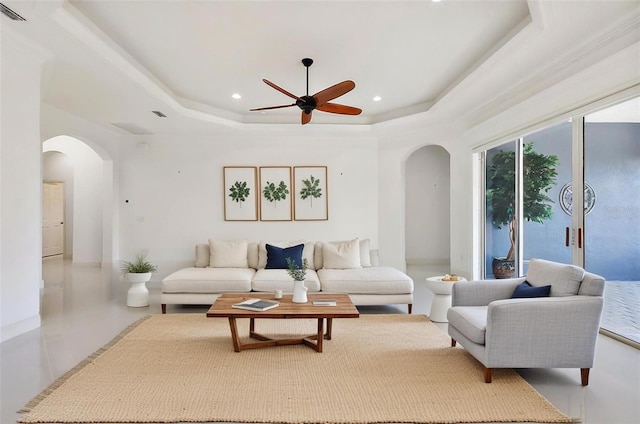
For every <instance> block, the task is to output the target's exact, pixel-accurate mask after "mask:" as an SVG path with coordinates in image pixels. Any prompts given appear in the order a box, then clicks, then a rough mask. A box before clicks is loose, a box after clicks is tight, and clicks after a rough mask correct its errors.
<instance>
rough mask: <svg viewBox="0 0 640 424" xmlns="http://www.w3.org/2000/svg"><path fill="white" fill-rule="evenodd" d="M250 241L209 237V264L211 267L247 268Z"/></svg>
mask: <svg viewBox="0 0 640 424" xmlns="http://www.w3.org/2000/svg"><path fill="white" fill-rule="evenodd" d="M247 248H248V243H247V241H246V240H231V241H225V240H214V239H209V251H210V252H209V253H210V259H209V266H210V267H211V268H247V267H248V266H249V262H248V260H247Z"/></svg>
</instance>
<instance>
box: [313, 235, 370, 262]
mask: <svg viewBox="0 0 640 424" xmlns="http://www.w3.org/2000/svg"><path fill="white" fill-rule="evenodd" d="M322 256H323V258H322V259H323V268H329V269H351V268H362V266H361V265H360V240H358V239H357V238H356V239H353V240H351V241H334V242H330V243H322Z"/></svg>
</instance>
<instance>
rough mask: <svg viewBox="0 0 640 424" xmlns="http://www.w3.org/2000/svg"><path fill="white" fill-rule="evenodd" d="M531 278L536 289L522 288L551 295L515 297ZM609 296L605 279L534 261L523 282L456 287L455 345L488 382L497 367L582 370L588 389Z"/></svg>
mask: <svg viewBox="0 0 640 424" xmlns="http://www.w3.org/2000/svg"><path fill="white" fill-rule="evenodd" d="M525 280H526V281H527V282H528V283H529V284H530V287H529V286H527V285H526V284H524V285H522V286H521V287H520V288H518V290H520V289H521V288H522V287H524V286H527V287H525V291H526V290H533V291H540V290H542V291H544V290H545V289H546V290H547V291H550V293H549V297H532V298H529V297H519V298H512V295H514V291H515V290H516V288H517V287H518V286H519V285H521V284H522V283H523V282H524V281H525ZM548 286H550V287H548ZM603 292H604V278H602V277H601V276H599V275H595V274H592V273H589V272H585V271H584V270H583V269H582V268H580V267H577V266H573V265H566V264H560V263H556V262H550V261H545V260H542V259H533V260H531V263H530V265H529V269H528V273H527V276H526V277H523V278H512V279H506V280H483V281H469V282H458V283H455V284H454V286H453V297H452V307H451V308H450V309H449V310H448V312H447V318H448V320H449V330H448V331H449V335H450V336H451V346H454V347H455V345H456V342H459V343H460V344H461V345H462V346H463V347H464V348H465V349H466V350H467V351H468V352H469V353H470V354H471V355H473V356H474V357H475V358H476V359H477V360H478V361H480V362H481V363H482V364H483V365H484V366H485V367H486V369H485V382H487V383H490V382H491V370H492V369H493V368H580V369H581V377H582V385H583V386H586V385H587V384H589V370H590V369H591V367H592V366H593V360H594V355H595V345H596V339H597V336H598V329H599V326H600V315H601V313H602V305H603V296H602V295H603ZM524 296H527V295H526V294H525V295H524Z"/></svg>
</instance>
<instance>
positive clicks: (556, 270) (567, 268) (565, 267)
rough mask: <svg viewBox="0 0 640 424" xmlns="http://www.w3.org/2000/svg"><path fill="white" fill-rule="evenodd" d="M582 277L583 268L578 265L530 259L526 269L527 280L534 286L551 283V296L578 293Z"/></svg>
mask: <svg viewBox="0 0 640 424" xmlns="http://www.w3.org/2000/svg"><path fill="white" fill-rule="evenodd" d="M583 278H584V269H582V268H580V267H579V266H575V265H569V264H561V263H558V262H551V261H546V260H544V259H531V262H530V264H529V269H528V270H527V281H528V282H529V284H531V285H532V286H535V287H540V286H548V285H551V296H552V297H554V296H574V295H576V294H578V290H579V289H580V283H581V282H582V279H583Z"/></svg>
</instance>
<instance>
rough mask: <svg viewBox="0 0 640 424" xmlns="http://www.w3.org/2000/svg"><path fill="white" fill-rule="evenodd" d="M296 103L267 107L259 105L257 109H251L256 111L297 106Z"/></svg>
mask: <svg viewBox="0 0 640 424" xmlns="http://www.w3.org/2000/svg"><path fill="white" fill-rule="evenodd" d="M295 105H296V104H295V103H291V104H290V105H280V106H267V107H257V108H255V109H249V110H250V111H252V112H253V111H255V110H269V109H281V108H283V107H291V106H295Z"/></svg>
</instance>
